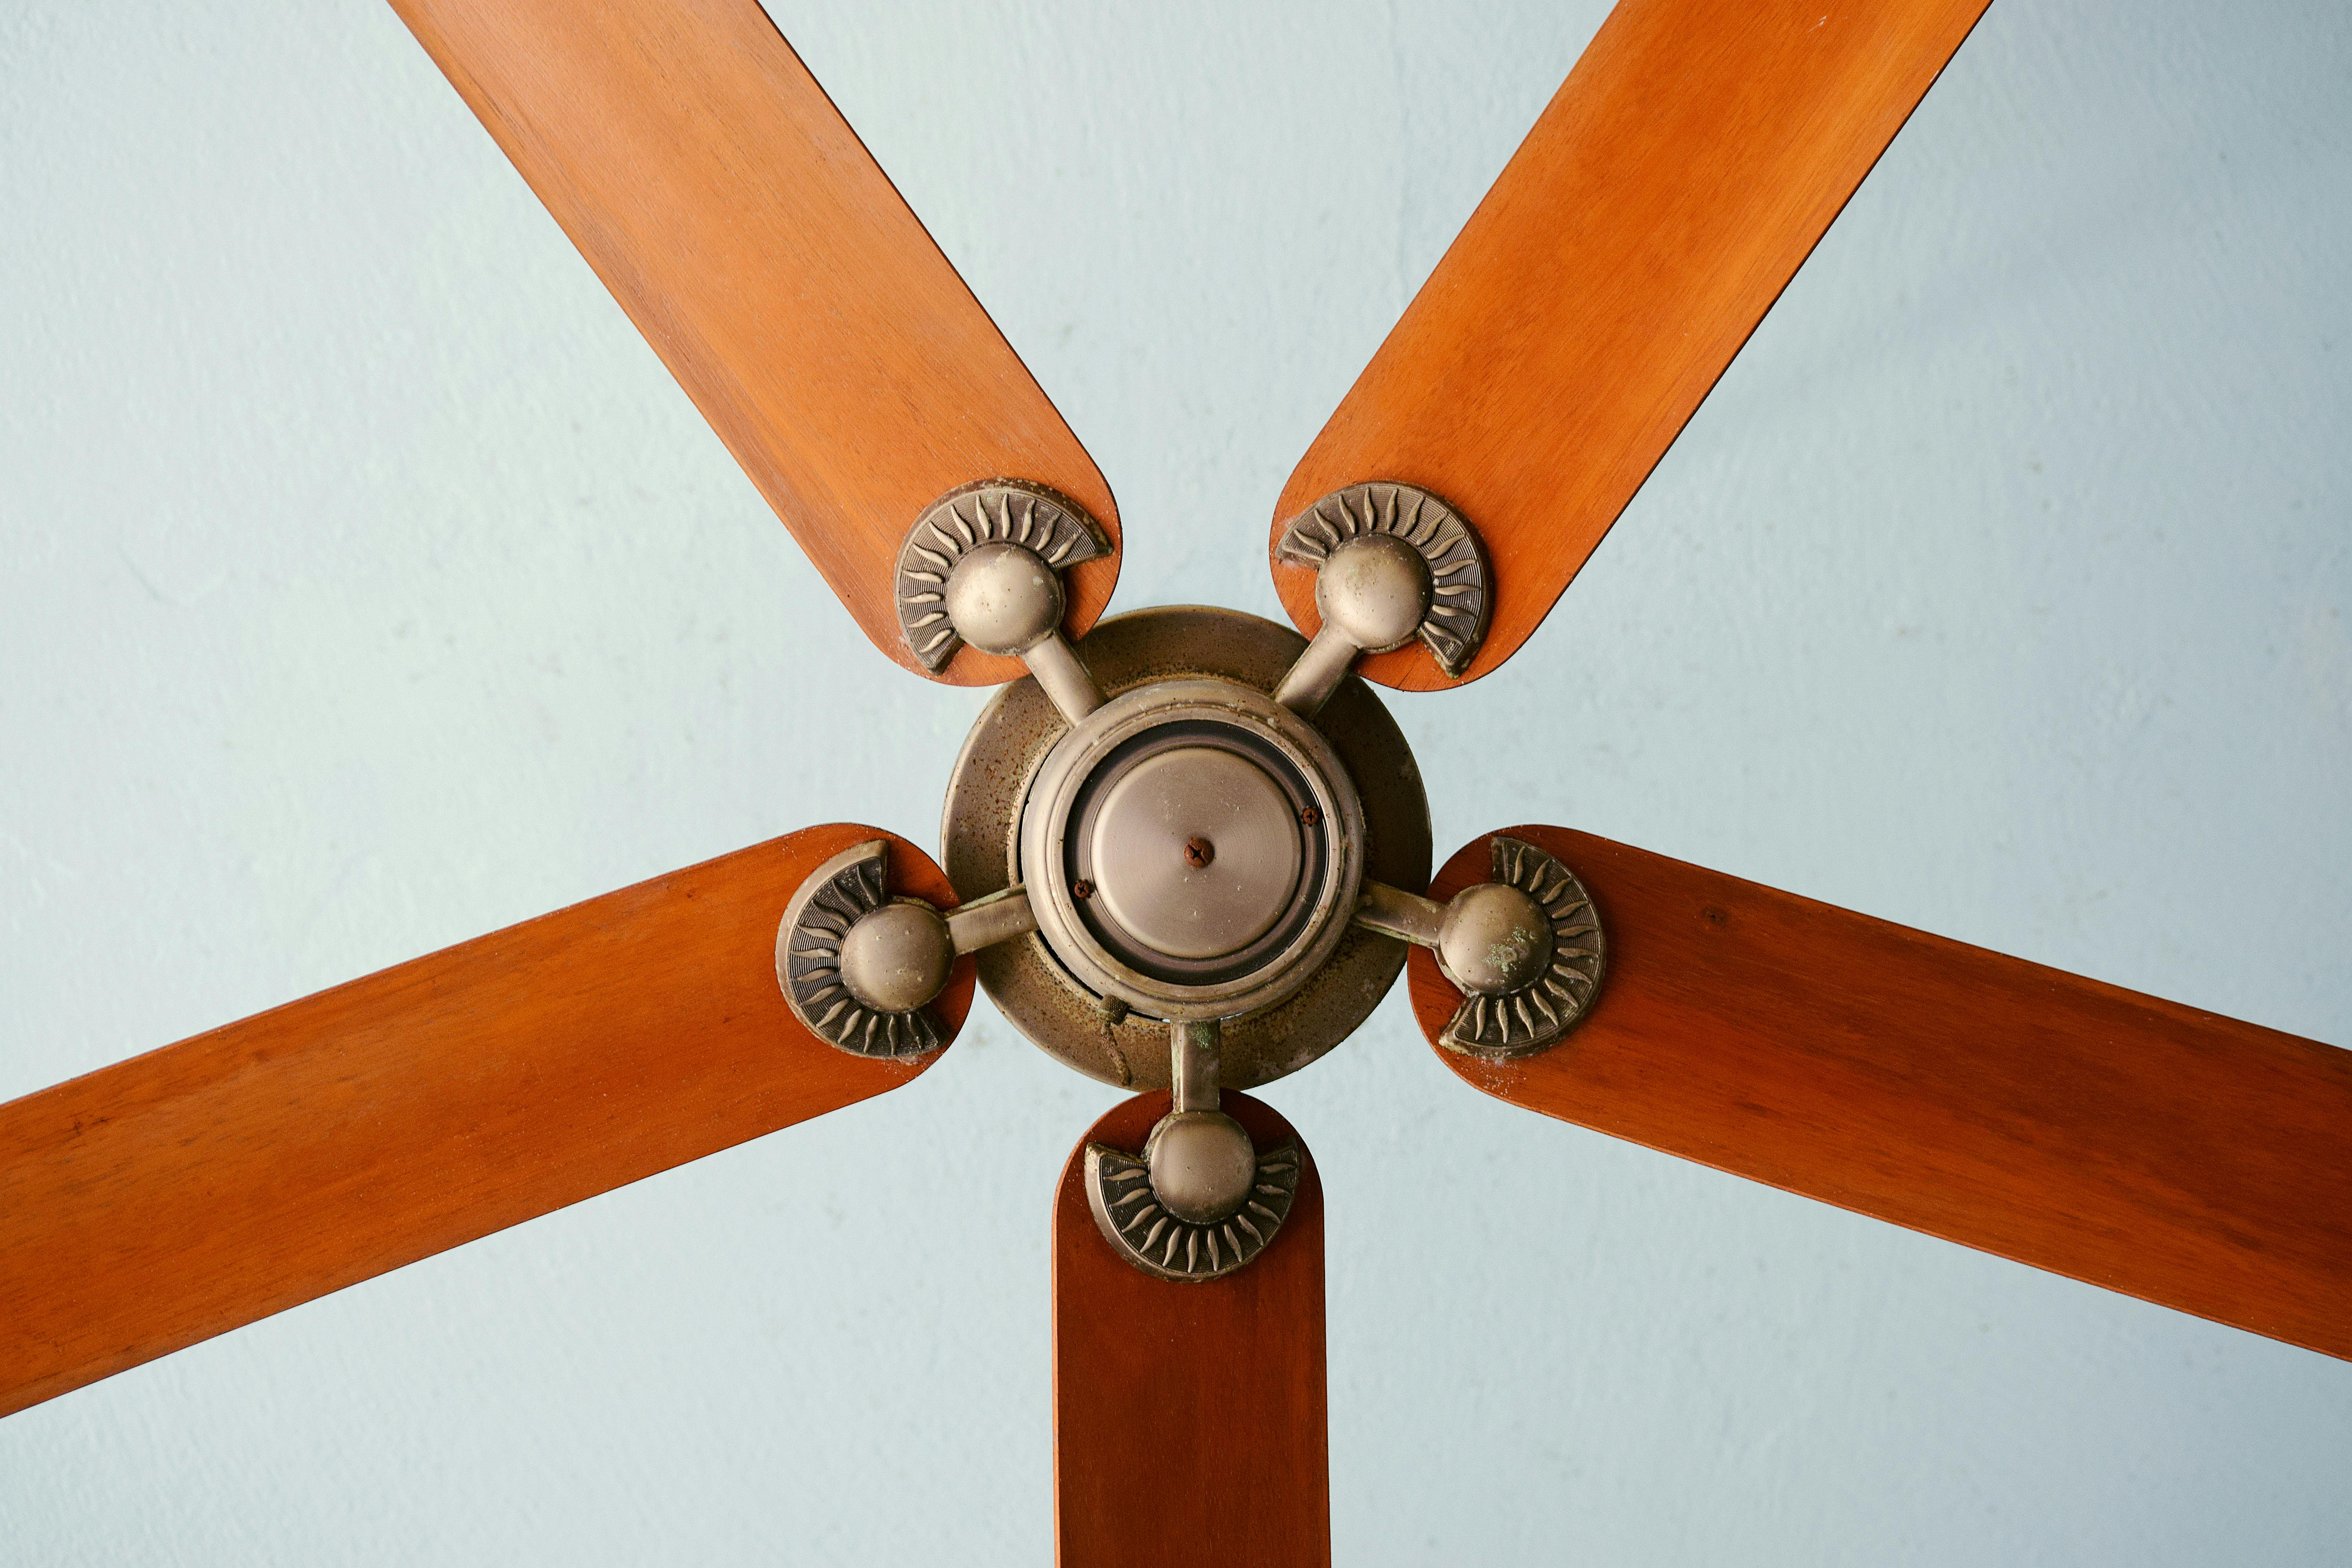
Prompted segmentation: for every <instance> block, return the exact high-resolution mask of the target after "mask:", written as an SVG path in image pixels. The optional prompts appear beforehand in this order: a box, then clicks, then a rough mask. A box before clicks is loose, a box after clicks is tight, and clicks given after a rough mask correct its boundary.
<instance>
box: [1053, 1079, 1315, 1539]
mask: <svg viewBox="0 0 2352 1568" xmlns="http://www.w3.org/2000/svg"><path fill="white" fill-rule="evenodd" d="M1168 1103H1169V1101H1168V1096H1167V1094H1166V1093H1165V1092H1161V1093H1157V1094H1144V1095H1139V1096H1137V1097H1136V1098H1135V1099H1133V1100H1129V1101H1127V1102H1126V1103H1125V1104H1123V1105H1120V1106H1118V1107H1117V1108H1116V1109H1114V1110H1112V1111H1111V1112H1110V1113H1109V1114H1108V1115H1107V1116H1105V1117H1104V1118H1103V1119H1102V1120H1101V1121H1097V1122H1096V1123H1095V1124H1094V1126H1093V1127H1092V1128H1090V1129H1088V1130H1087V1135H1086V1137H1085V1138H1083V1139H1081V1140H1080V1141H1079V1143H1078V1146H1077V1148H1076V1149H1075V1150H1073V1151H1072V1152H1071V1154H1070V1162H1069V1163H1068V1164H1067V1165H1066V1166H1065V1167H1064V1168H1063V1171H1062V1184H1061V1188H1060V1190H1059V1192H1058V1193H1057V1194H1055V1199H1054V1539H1055V1561H1056V1562H1058V1563H1060V1564H1061V1568H1190V1565H1193V1564H1198V1565H1199V1568H1235V1565H1236V1564H1239V1563H1249V1564H1251V1565H1252V1568H1309V1565H1313V1568H1321V1565H1323V1564H1328V1563H1329V1562H1330V1561H1331V1478H1330V1457H1329V1445H1328V1415H1327V1412H1326V1409H1325V1404H1324V1383H1323V1186H1322V1184H1321V1182H1320V1181H1319V1180H1318V1178H1317V1176H1316V1174H1315V1162H1314V1159H1313V1158H1312V1157H1311V1156H1307V1146H1306V1144H1305V1143H1303V1142H1300V1143H1299V1144H1298V1148H1299V1152H1300V1154H1301V1155H1302V1156H1306V1157H1304V1158H1302V1160H1301V1162H1300V1163H1301V1165H1302V1166H1303V1170H1302V1172H1301V1173H1300V1176H1299V1180H1298V1191H1297V1195H1296V1196H1295V1197H1294V1198H1293V1199H1292V1201H1291V1205H1290V1214H1289V1216H1288V1217H1287V1218H1286V1220H1285V1221H1284V1222H1283V1226H1282V1229H1281V1230H1280V1231H1279V1232H1278V1233H1277V1234H1276V1236H1275V1238H1274V1240H1273V1241H1272V1242H1271V1243H1270V1244H1269V1245H1268V1246H1267V1247H1266V1249H1265V1251H1264V1252H1262V1253H1260V1254H1258V1256H1257V1257H1256V1258H1255V1259H1253V1260H1252V1261H1251V1262H1250V1263H1248V1264H1247V1265H1246V1266H1244V1268H1240V1269H1238V1270H1236V1271H1235V1272H1234V1273H1232V1274H1228V1275H1226V1276H1225V1277H1224V1278H1223V1279H1212V1280H1208V1281H1206V1282H1203V1283H1191V1282H1186V1283H1175V1282H1171V1281H1169V1280H1165V1279H1153V1278H1152V1277H1151V1276H1150V1275H1148V1274H1146V1273H1144V1272H1143V1271H1142V1270H1141V1269H1139V1268H1135V1267H1134V1266H1133V1265H1131V1264H1129V1263H1128V1262H1127V1261H1126V1260H1125V1259H1123V1258H1120V1257H1119V1255H1118V1254H1117V1253H1116V1252H1114V1251H1112V1250H1111V1246H1110V1243H1109V1242H1108V1241H1106V1240H1104V1239H1103V1235H1102V1232H1101V1231H1099V1230H1098V1229H1097V1228H1096V1226H1095V1218H1094V1215H1093V1213H1092V1212H1091V1211H1090V1210H1089V1209H1088V1208H1087V1194H1086V1188H1085V1179H1084V1178H1085V1165H1086V1147H1087V1144H1088V1143H1108V1144H1110V1145H1111V1146H1113V1147H1114V1148H1119V1149H1127V1150H1130V1151H1136V1150H1140V1149H1141V1148H1142V1147H1143V1140H1144V1137H1145V1135H1146V1134H1148V1133H1149V1132H1150V1131H1151V1127H1152V1124H1153V1123H1154V1122H1156V1121H1159V1120H1160V1118H1161V1117H1162V1116H1164V1115H1166V1114H1167V1113H1168ZM1224 1109H1225V1112H1226V1114H1227V1115H1229V1116H1231V1117H1233V1118H1234V1120H1235V1121H1239V1122H1240V1123H1241V1124H1242V1125H1243V1126H1244V1127H1246V1128H1247V1129H1249V1134H1250V1136H1251V1137H1252V1138H1254V1139H1255V1140H1256V1141H1257V1146H1258V1148H1259V1149H1260V1150H1261V1151H1264V1150H1266V1149H1270V1148H1273V1147H1275V1146H1276V1145H1277V1144H1280V1143H1283V1142H1297V1133H1295V1132H1293V1131H1291V1128H1290V1124H1289V1123H1288V1122H1286V1121H1284V1120H1283V1119H1282V1118H1281V1117H1280V1116H1278V1115H1276V1114H1275V1112H1274V1110H1272V1109H1271V1108H1269V1107H1267V1106H1265V1105H1262V1104H1260V1103H1259V1102H1258V1101H1256V1100H1252V1099H1250V1098H1249V1097H1248V1096H1246V1095H1242V1094H1234V1093H1231V1092H1228V1093H1227V1094H1226V1095H1225V1097H1224Z"/></svg>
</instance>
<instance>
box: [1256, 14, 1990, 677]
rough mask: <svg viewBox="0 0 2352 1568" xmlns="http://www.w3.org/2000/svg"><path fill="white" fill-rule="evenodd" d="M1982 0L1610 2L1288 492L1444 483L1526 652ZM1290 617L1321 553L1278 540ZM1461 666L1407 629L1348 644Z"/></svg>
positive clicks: (1386, 669)
mask: <svg viewBox="0 0 2352 1568" xmlns="http://www.w3.org/2000/svg"><path fill="white" fill-rule="evenodd" d="M1985 3H1986V0H1620V3H1619V5H1618V6H1617V8H1616V9H1615V10H1614V11H1612V13H1611V14H1610V16H1609V19H1608V21H1607V22H1605V23H1603V24H1602V26H1601V31H1600V33H1599V34H1598V35H1597V36H1596V37H1594V38H1593V40H1592V44H1591V47H1590V48H1588V49H1586V50H1585V52H1584V57H1583V58H1581V59H1580V60H1579V61H1577V64H1576V68H1575V70H1574V71H1573V72H1571V73H1570V76H1569V79H1568V80H1567V82H1566V83H1565V84H1564V85H1562V87H1561V88H1560V89H1559V93H1558V94H1557V95H1556V96H1554V98H1553V99H1552V100H1551V105H1550V107H1549V108H1548V109H1546V110H1544V113H1543V117H1542V118H1541V119H1540V120H1538V121H1537V122H1536V127H1535V129H1534V131H1532V132H1529V133H1528V139H1527V141H1526V142H1524V143H1522V144H1521V146H1520V148H1519V150H1518V152H1517V153H1516V154H1515V155H1514V156H1513V157H1512V159H1511V162H1510V163H1509V164H1508V166H1507V167H1506V168H1505V169H1504V171H1503V174H1502V177H1501V178H1500V179H1498V180H1496V182H1495V186H1494V189H1492V190H1491V191H1489V192H1488V193H1487V195H1486V200H1485V201H1484V202H1483V203H1481V204H1480V205H1479V207H1478V210H1477V211H1476V212H1475V214H1473V215H1472V216H1471V218H1470V221H1469V223H1468V224H1467V225H1465V226H1464V228H1463V230H1462V233H1461V234H1460V236H1459V237H1456V238H1455V240H1454V244H1453V247H1452V248H1450V249H1448V250H1447V251H1446V253H1445V256H1444V259H1443V260H1441V261H1440V262H1439V263H1438V264H1437V270H1436V271H1435V272H1433V273H1432V274H1431V275H1430V279H1429V281H1428V283H1427V284H1425V285H1424V286H1423V289H1422V290H1421V292H1420V293H1419V294H1418V295H1416V296H1415V297H1414V299H1413V301H1412V304H1411V305H1410V306H1409V307H1407V308H1406V310H1405V313H1404V316H1403V318H1402V320H1400V321H1398V322H1397V325H1396V329H1395V330H1394V331H1391V333H1390V334H1389V337H1388V341H1387V342H1384V343H1382V344H1381V349H1380V352H1379V353H1377V354H1375V355H1374V356H1373V358H1372V362H1371V363H1370V365H1368V366H1367V367H1365V370H1364V373H1363V374H1362V375H1361V376H1360V377H1359V378H1358V380H1357V382H1356V384H1355V386H1354V387H1353V388H1352V389H1351V390H1350V391H1349V394H1348V395H1347V398H1346V400H1345V401H1343V402H1342V403H1341V404H1340V405H1339V412H1337V413H1335V414H1334V415H1332V416H1331V421H1330V423H1329V424H1328V425H1326V426H1324V427H1323V432H1322V434H1321V435H1319V436H1318V437H1316V439H1315V445H1314V446H1313V447H1311V448H1309V449H1308V451H1307V456H1306V457H1305V458H1303V459H1301V461H1300V462H1299V465H1298V468H1297V471H1295V472H1294V473H1293V474H1292V475H1291V476H1290V482H1289V484H1288V485H1287V486H1286V488H1285V489H1284V490H1283V492H1282V500H1281V503H1280V505H1279V506H1278V508H1277V509H1276V515H1275V523H1274V535H1273V538H1274V541H1275V543H1276V545H1278V544H1279V543H1280V542H1281V538H1282V532H1283V529H1284V528H1285V526H1286V524H1287V523H1288V522H1289V521H1290V520H1291V519H1292V518H1294V517H1296V516H1297V515H1298V514H1299V513H1300V512H1301V511H1303V510H1306V509H1307V507H1309V506H1312V505H1313V504H1314V503H1315V501H1316V500H1318V499H1319V498H1320V497H1322V496H1324V495H1327V494H1328V493H1329V492H1331V491H1333V490H1336V489H1340V488H1341V487H1343V486H1346V485H1350V484H1355V483H1358V482H1360V481H1362V480H1367V479H1398V480H1403V481H1406V482H1409V483H1412V484H1415V485H1419V486H1421V487H1422V488H1423V489H1429V490H1433V491H1434V492H1436V493H1437V494H1438V495H1440V496H1442V497H1444V499H1445V500H1448V501H1450V502H1451V503H1453V505H1454V507H1455V508H1457V509H1458V510H1460V511H1461V512H1462V513H1463V515H1464V516H1465V517H1467V518H1468V519H1469V520H1470V521H1471V522H1472V524H1473V525H1475V527H1476V529H1477V530H1478V531H1479V533H1480V535H1481V536H1482V537H1483V538H1484V539H1485V541H1486V549H1487V552H1488V554H1489V555H1490V557H1491V559H1492V563H1493V574H1492V575H1493V583H1492V587H1491V593H1492V595H1493V599H1492V606H1491V608H1492V621H1491V623H1490V626H1489V628H1488V630H1487V634H1486V642H1485V644H1484V645H1483V647H1481V648H1480V651H1479V653H1478V656H1477V658H1475V659H1474V660H1473V661H1472V662H1471V664H1470V666H1469V668H1468V669H1467V670H1466V671H1465V674H1464V676H1463V678H1462V679H1465V680H1475V679H1477V678H1478V677H1479V676H1481V675H1484V674H1485V673H1486V672H1487V671H1488V670H1491V669H1493V668H1496V667H1497V666H1499V665H1500V664H1502V662H1503V661H1504V660H1505V659H1507V658H1510V657H1511V655H1512V654H1514V653H1516V652H1517V651H1518V647H1519V645H1520V644H1522V643H1524V642H1526V641H1527V639H1528V636H1529V635H1530V634H1532V633H1533V632H1534V631H1535V629H1536V627H1537V626H1538V625H1540V624H1541V623H1542V621H1543V618H1544V616H1546V615H1548V614H1549V613H1550V611H1551V606H1552V604H1553V602H1554V601H1555V600H1557V599H1558V598H1559V595H1560V593H1561V591H1562V590H1563V589H1565V588H1566V587H1567V586H1568V584H1569V580H1570V578H1572V577H1574V576H1575V575H1576V574H1577V572H1578V571H1579V570H1580V568H1581V567H1582V566H1583V564H1584V562H1585V558H1586V557H1587V556H1589V555H1591V553H1592V552H1593V550H1594V548H1595V547H1596V546H1598V545H1599V544H1600V542H1601V535H1602V534H1604V533H1606V532H1607V531H1609V525H1610V524H1611V523H1612V522H1614V521H1616V520H1617V514H1618V513H1619V512H1621V511H1622V510H1624V509H1625V505H1626V503H1627V502H1629V501H1631V500H1633V493H1634V491H1636V490H1638V489H1641V487H1642V482H1643V480H1644V479H1647V478H1648V477H1649V473H1650V470H1651V468H1654V466H1656V464H1657V461H1658V459H1659V458H1662V457H1664V455H1665V450H1666V448H1667V447H1669V446H1671V445H1672V444H1673V442H1674V439H1675V436H1676V435H1677V434H1679V433H1680V432H1681V430H1682V427H1683V425H1684V423H1685V421H1687V420H1688V419H1689V418H1690V416H1691V415H1692V414H1693V412H1695V411H1696V409H1697V407H1698V405H1699V402H1700V400H1701V399H1702V398H1704V397H1705V396H1706V394H1707V391H1708V389H1709V388H1711V387H1712V386H1714V384H1715V382H1716V378H1717V376H1719V375H1721V374H1723V371H1724V367H1725V366H1727V365H1728V364H1729V363H1731V358H1732V356H1733V355H1734V354H1736V353H1738V352H1739V347H1740V345H1741V344H1742V343H1744V342H1747V340H1748V333H1749V332H1751V331H1754V330H1755V327H1756V323H1757V322H1758V321H1761V320H1762V319H1763V317H1764V312H1765V310H1768V309H1769V307H1770V306H1771V303H1772V301H1773V300H1774V299H1775V298H1777V297H1778V296H1779V294H1780V290H1781V289H1782V288H1783V287H1784V286H1785V285H1786V284H1787V283H1788V281H1789V279H1790V277H1792V276H1793V275H1794V274H1795V272H1796V270H1797V268H1798V266H1799V265H1800V264H1801V263H1802V262H1803V260H1804V259H1805V257H1806V255H1807V254H1808V253H1809V252H1811V249H1812V247H1813V245H1814V242H1815V241H1817V240H1819V239H1820V238H1821V237H1822V231H1823V230H1825V229H1827V228H1828V227H1829V225H1830V220H1831V219H1832V218H1833V217H1835V216H1837V214H1838V209H1839V208H1841V207H1843V205H1845V202H1846V198H1847V197H1848V196H1850V195H1853V191H1854V187H1855V186H1856V185H1858V184H1861V183H1862V177H1863V176H1864V174H1867V173H1869V171H1870V166H1871V164H1872V163H1874V162H1876V160H1877V158H1878V155H1879V153H1881V152H1882V151H1883V150H1884V149H1885V146H1886V144H1887V142H1890V141H1892V140H1893V139H1894V136H1895V132H1896V131H1897V130H1899V129H1901V127H1902V124H1903V121H1904V120H1905V119H1906V117H1907V116H1908V115H1909V114H1910V112H1911V110H1912V108H1913V107H1914V106H1915V105H1916V104H1917V103H1918V101H1919V100H1920V98H1921V97H1922V96H1923V95H1924V94H1925V93H1926V92H1927V87H1928V84H1929V83H1930V82H1932V81H1934V80H1935V79H1936V73H1937V72H1938V71H1939V70H1941V69H1942V68H1943V67H1944V62H1945V61H1946V60H1947V59H1948V58H1951V55H1952V52H1953V51H1954V50H1955V49H1957V48H1958V47H1959V46H1960V40H1961V39H1962V38H1964V37H1967V36H1968V32H1969V27H1970V26H1974V24H1975V22H1976V19H1977V17H1978V16H1979V14H1980V13H1981V12H1982V11H1983V10H1984V7H1985ZM1274 577H1275V586H1276V591H1277V592H1278V593H1279V594H1280V595H1281V596H1282V602H1283V605H1284V606H1285V607H1286V608H1287V609H1288V610H1289V612H1290V618H1291V619H1292V620H1293V621H1295V622H1297V625H1298V627H1299V629H1300V630H1301V631H1304V632H1306V633H1307V634H1308V635H1309V636H1312V635H1313V634H1314V632H1315V631H1316V629H1317V628H1318V626H1320V625H1321V624H1322V623H1321V619H1320V617H1319V616H1318V615H1317V613H1316V609H1315V578H1314V574H1313V573H1312V572H1310V571H1309V570H1307V568H1305V567H1302V566H1297V565H1292V564H1289V563H1284V562H1282V561H1279V560H1277V561H1276V563H1275V566H1274ZM1358 668H1360V671H1361V673H1362V674H1363V675H1364V676H1366V677H1367V678H1368V679H1372V680H1376V681H1379V682H1381V684H1382V685H1386V686H1392V687H1397V688H1400V689H1405V690H1415V691H1421V690H1429V689H1436V688H1441V687H1445V686H1450V685H1454V684H1456V683H1455V682H1454V681H1452V680H1449V679H1447V678H1446V677H1445V676H1444V673H1443V672H1442V671H1440V670H1439V669H1438V668H1437V666H1436V664H1435V662H1434V661H1433V659H1432V658H1430V657H1429V656H1428V655H1427V654H1426V653H1424V652H1423V651H1422V650H1421V649H1420V648H1419V647H1414V646H1411V645H1408V646H1407V647H1403V648H1402V649H1399V650H1398V651H1396V652H1393V653H1388V654H1382V655H1380V656H1378V657H1376V658H1370V659H1367V660H1365V661H1364V662H1363V663H1362V664H1360V666H1359V667H1358Z"/></svg>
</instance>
